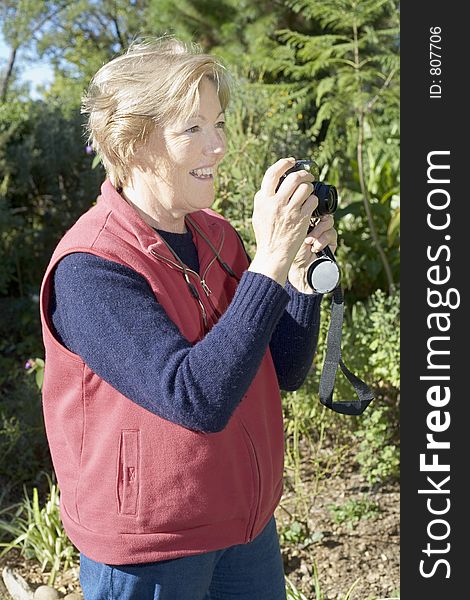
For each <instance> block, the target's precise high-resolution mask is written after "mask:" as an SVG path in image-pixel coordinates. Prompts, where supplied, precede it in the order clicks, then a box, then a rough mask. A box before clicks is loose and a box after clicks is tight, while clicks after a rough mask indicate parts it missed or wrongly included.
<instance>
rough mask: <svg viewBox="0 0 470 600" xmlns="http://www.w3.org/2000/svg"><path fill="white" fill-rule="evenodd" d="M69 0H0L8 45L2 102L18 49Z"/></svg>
mask: <svg viewBox="0 0 470 600" xmlns="http://www.w3.org/2000/svg"><path fill="white" fill-rule="evenodd" d="M69 4H71V1H70V0H68V1H65V0H64V1H62V2H52V1H51V0H2V1H1V2H0V17H1V19H0V20H1V22H2V33H3V37H4V39H5V41H6V43H7V44H9V46H10V55H9V57H8V61H7V68H6V71H5V74H4V75H3V79H2V83H1V89H0V101H1V102H5V101H6V98H7V93H8V88H9V85H10V83H11V81H12V76H13V72H14V67H15V63H16V59H17V56H18V51H19V49H20V48H29V47H31V46H32V45H33V44H34V43H35V42H37V40H38V36H39V35H40V34H41V32H42V31H43V29H44V28H45V27H46V26H47V24H48V23H49V22H50V21H51V20H52V19H54V18H55V17H57V16H58V15H59V14H60V13H61V12H62V11H63V10H64V9H65V8H66V7H67V6H68V5H69Z"/></svg>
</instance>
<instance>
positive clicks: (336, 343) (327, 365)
mask: <svg viewBox="0 0 470 600" xmlns="http://www.w3.org/2000/svg"><path fill="white" fill-rule="evenodd" d="M343 316H344V297H343V290H342V289H341V285H338V286H337V287H336V288H335V289H334V290H333V295H332V298H331V318H330V326H329V329H328V337H327V341H326V355H325V362H324V364H323V369H322V373H321V377H320V402H321V403H322V404H324V405H325V406H326V407H327V408H330V409H331V410H334V411H335V412H337V413H341V414H344V415H361V414H362V413H363V412H364V411H365V409H366V408H367V407H368V406H369V404H370V403H371V402H372V400H373V399H374V395H373V393H372V391H371V389H370V388H369V386H368V385H367V384H366V383H365V382H364V381H362V379H359V377H357V376H356V375H354V374H353V373H351V371H350V370H349V369H348V368H347V367H346V365H345V364H344V362H343V360H342V358H341V337H342V327H343ZM338 366H339V367H340V368H341V370H342V372H343V373H344V375H345V377H346V378H347V379H348V381H349V382H350V383H351V384H352V386H353V388H354V390H355V392H356V394H357V397H358V400H355V401H354V400H353V401H346V402H342V401H340V402H335V401H334V400H333V392H334V387H335V379H336V373H337V371H338Z"/></svg>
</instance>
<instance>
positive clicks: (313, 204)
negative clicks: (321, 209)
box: [300, 194, 318, 219]
mask: <svg viewBox="0 0 470 600" xmlns="http://www.w3.org/2000/svg"><path fill="white" fill-rule="evenodd" d="M317 206H318V198H317V196H315V194H311V195H310V196H309V197H308V198H307V200H305V202H304V203H303V205H302V207H301V209H300V216H301V218H302V219H303V218H304V217H311V216H312V213H313V211H314V210H315V209H316V208H317Z"/></svg>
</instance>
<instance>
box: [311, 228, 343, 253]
mask: <svg viewBox="0 0 470 600" xmlns="http://www.w3.org/2000/svg"><path fill="white" fill-rule="evenodd" d="M305 241H307V240H305ZM337 241H338V234H337V232H336V230H335V229H328V231H325V233H322V235H321V236H320V237H318V238H314V240H313V242H312V243H311V246H312V252H320V250H323V248H324V247H325V246H330V248H331V249H332V250H334V249H336V247H337Z"/></svg>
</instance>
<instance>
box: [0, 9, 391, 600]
mask: <svg viewBox="0 0 470 600" xmlns="http://www.w3.org/2000/svg"><path fill="white" fill-rule="evenodd" d="M398 24H399V3H398V1H397V0H322V1H321V2H320V1H316V0H299V1H297V0H275V1H274V2H273V1H268V0H217V1H215V0H133V1H130V2H124V1H123V0H101V1H97V0H73V1H67V0H62V1H52V0H2V1H0V26H1V29H2V32H3V37H4V40H5V43H6V44H7V46H8V48H9V50H10V55H9V59H8V60H7V61H4V62H3V64H0V264H1V268H0V350H1V355H0V542H1V545H2V547H0V551H1V550H3V555H2V558H0V561H1V562H0V565H1V567H2V568H3V566H5V565H9V566H10V567H12V568H13V569H15V570H16V572H17V573H19V574H21V575H23V576H24V577H25V579H26V580H28V582H29V584H30V585H31V587H32V588H34V587H37V586H38V585H39V584H40V583H50V584H52V585H54V586H55V587H56V588H57V589H59V590H60V593H61V594H65V593H66V592H70V591H72V590H77V589H78V583H77V569H76V564H77V554H76V551H75V549H74V548H73V546H72V545H71V544H70V542H69V541H68V540H67V538H66V536H65V535H64V533H63V530H62V528H61V526H60V522H59V520H58V511H57V497H58V496H57V495H58V490H57V486H56V484H55V480H54V476H53V470H52V466H51V461H50V456H49V452H48V449H47V444H46V440H45V434H44V428H43V422H42V414H41V398H40V385H41V375H42V366H43V363H42V359H43V357H44V355H43V346H42V341H41V333H40V321H39V310H38V293H39V286H40V282H41V278H42V274H43V273H44V270H45V267H46V265H47V263H48V260H49V258H50V255H51V253H52V251H53V249H54V247H55V245H56V243H57V241H58V240H59V239H60V237H61V236H62V235H63V233H64V232H65V231H66V229H67V228H68V227H70V226H71V225H72V224H73V222H74V221H75V220H76V219H77V217H78V216H79V215H80V214H82V213H83V212H84V211H85V210H86V209H87V208H89V207H90V206H91V205H92V204H93V202H94V201H95V200H96V197H97V195H98V194H99V188H100V184H101V182H102V180H103V176H104V175H103V171H102V168H101V165H100V164H99V160H98V159H97V157H95V156H93V154H90V148H89V147H87V143H86V139H85V138H84V135H83V123H84V120H83V117H82V116H81V115H80V98H81V95H82V93H83V91H84V89H85V88H86V86H87V84H88V83H89V81H90V78H91V76H92V75H93V74H94V73H95V72H96V71H97V70H98V68H99V67H100V66H101V65H102V64H103V63H104V62H106V61H108V60H109V59H111V58H112V57H113V56H115V55H116V54H117V53H120V52H122V51H124V50H125V49H126V48H127V47H128V45H129V44H130V42H131V41H132V40H134V39H136V38H138V37H142V36H153V37H155V36H158V35H161V34H163V33H174V34H175V35H177V36H178V37H180V38H182V39H184V40H188V41H189V40H191V41H194V42H197V43H199V44H200V45H201V46H202V48H203V49H204V50H205V51H207V52H210V53H213V54H215V55H216V56H218V57H219V58H220V59H222V61H223V62H224V64H225V65H226V66H227V67H228V69H229V71H231V73H233V75H234V79H235V89H234V97H233V101H232V103H231V105H230V107H229V110H228V112H227V133H228V140H229V146H228V152H227V155H226V158H225V159H224V161H223V163H222V165H221V167H220V169H219V176H218V181H217V200H216V204H215V206H214V208H215V209H216V210H218V211H220V212H221V213H222V214H223V215H224V216H225V217H227V218H228V219H229V220H230V221H231V222H232V223H233V225H234V226H235V227H236V228H237V229H238V231H239V232H240V234H241V235H242V237H243V239H244V241H245V243H246V245H247V249H248V251H249V253H251V255H253V252H254V237H253V232H252V229H251V213H252V202H253V196H254V194H255V192H256V190H257V189H258V187H259V185H260V182H261V179H262V176H263V173H264V171H265V170H266V168H267V167H268V166H269V165H270V164H271V163H273V162H274V161H276V160H277V159H278V158H279V157H283V156H291V155H293V156H296V157H297V158H301V157H302V158H307V157H313V158H314V159H315V160H316V161H317V163H318V164H319V165H320V167H321V179H322V180H323V181H328V182H329V183H332V184H334V185H336V187H337V188H338V190H339V195H340V204H339V209H338V211H337V212H336V215H335V218H336V228H337V230H338V233H339V248H338V250H337V259H338V262H339V263H340V266H341V270H342V283H343V287H344V290H345V302H346V315H345V324H344V333H343V356H344V360H345V362H346V364H347V365H348V366H349V368H350V369H351V370H352V371H353V372H355V373H357V374H358V375H359V376H360V377H362V378H363V379H365V380H366V381H367V382H368V383H369V384H370V385H371V386H372V387H373V389H374V391H375V393H376V400H375V401H374V402H373V403H372V404H371V405H370V407H369V408H368V409H367V411H366V412H365V413H364V414H363V415H362V416H361V417H346V416H342V415H337V414H335V413H333V412H331V411H328V410H327V409H325V408H323V407H322V406H321V405H320V403H319V400H318V383H319V371H320V370H321V366H322V364H323V353H324V348H325V334H326V331H327V326H328V323H329V297H325V299H324V300H323V307H322V327H321V339H320V345H319V349H318V352H317V356H316V359H315V362H314V364H313V365H312V369H311V372H310V375H309V377H308V381H307V382H306V384H305V385H304V386H303V387H302V388H301V390H299V391H297V392H293V393H285V394H283V406H284V414H285V431H286V467H285V493H284V496H283V499H282V502H281V505H280V507H279V508H278V509H277V511H276V517H277V521H278V529H279V533H280V538H281V544H282V552H283V559H284V564H285V571H286V576H287V579H286V585H287V589H288V595H289V598H290V599H291V600H293V599H305V598H307V599H308V600H320V599H323V600H333V599H335V600H336V599H341V600H345V599H347V598H349V599H350V600H366V599H367V600H369V599H374V600H375V599H378V598H381V599H382V598H398V597H399V570H398V569H399V560H398V540H399V537H398V536H399V521H398V510H399V509H398V466H399V446H398V439H399V433H398V402H399V284H398V279H399V222H400V208H399V112H398V111H399V28H398ZM39 58H41V59H43V60H46V61H47V62H48V63H49V64H50V66H51V68H52V69H53V81H52V83H50V84H49V85H46V86H44V87H43V89H42V90H40V93H39V94H36V95H33V94H32V93H31V89H30V86H28V84H26V83H23V82H22V81H21V77H20V74H21V68H22V67H24V65H25V64H28V63H30V64H34V63H35V61H37V60H38V59H39ZM25 366H26V368H25ZM353 393H354V392H353V390H352V389H351V388H350V386H349V384H347V383H346V382H345V380H344V379H343V376H342V375H338V377H337V386H336V398H337V399H351V398H352V396H353ZM1 597H2V588H1V585H0V598H1ZM5 597H6V598H7V597H8V596H6V595H5ZM260 600H262V599H260Z"/></svg>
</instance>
